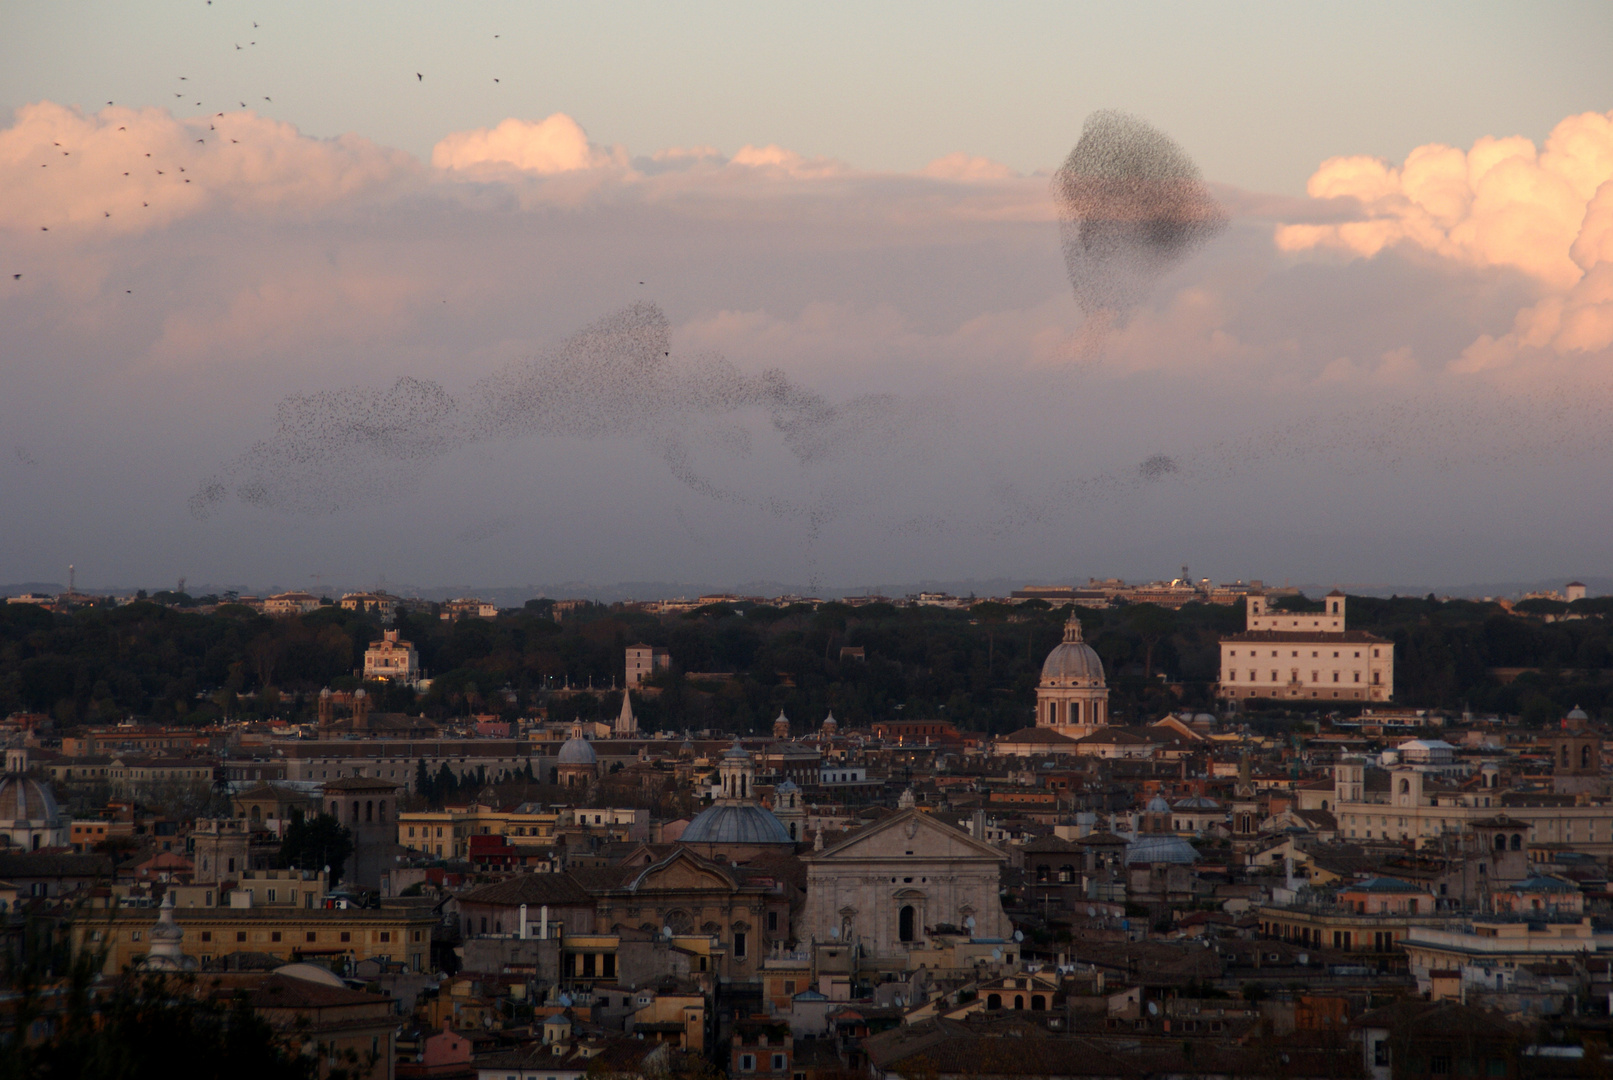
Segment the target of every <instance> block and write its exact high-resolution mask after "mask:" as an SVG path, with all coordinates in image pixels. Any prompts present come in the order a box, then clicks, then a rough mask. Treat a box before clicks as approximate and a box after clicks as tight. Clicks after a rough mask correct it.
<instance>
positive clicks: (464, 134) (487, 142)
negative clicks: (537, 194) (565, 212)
mask: <svg viewBox="0 0 1613 1080" xmlns="http://www.w3.org/2000/svg"><path fill="white" fill-rule="evenodd" d="M626 162H627V155H626V153H625V152H624V151H622V150H621V148H619V147H618V148H615V149H608V148H606V147H602V146H599V145H597V144H595V143H593V142H590V141H589V139H588V133H587V132H585V131H584V130H583V129H582V125H581V124H579V123H577V121H575V120H573V119H572V118H571V117H569V116H567V115H566V114H565V113H558V112H557V113H553V114H551V115H550V116H547V117H545V118H544V119H542V120H539V121H536V122H533V121H530V120H519V119H516V118H515V117H510V118H509V119H506V120H504V121H503V122H502V123H500V124H499V125H498V126H497V127H494V128H476V129H474V130H472V131H456V132H453V133H451V134H449V135H448V136H446V137H445V138H444V139H443V140H442V141H441V142H439V143H438V144H437V145H436V146H435V147H433V148H432V151H431V163H432V164H433V165H435V166H436V167H437V168H439V169H448V170H455V171H461V172H467V171H469V172H487V171H490V170H492V171H498V170H508V169H513V170H516V171H518V172H523V173H531V174H533V175H536V176H552V175H554V174H555V173H566V172H577V171H579V170H583V169H602V168H606V167H608V166H612V165H625V164H626Z"/></svg>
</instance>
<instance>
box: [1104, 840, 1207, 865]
mask: <svg viewBox="0 0 1613 1080" xmlns="http://www.w3.org/2000/svg"><path fill="white" fill-rule="evenodd" d="M1122 858H1124V859H1125V861H1126V864H1127V865H1128V866H1129V865H1131V864H1132V863H1182V864H1184V865H1186V864H1188V863H1195V862H1198V861H1199V853H1198V849H1197V848H1195V847H1194V846H1193V845H1192V844H1189V843H1188V842H1187V841H1186V840H1183V839H1182V838H1181V837H1180V836H1171V835H1169V834H1165V833H1159V834H1155V835H1152V836H1139V837H1138V838H1137V839H1135V840H1133V841H1132V842H1131V843H1129V844H1127V845H1126V853H1125V855H1123V856H1122Z"/></svg>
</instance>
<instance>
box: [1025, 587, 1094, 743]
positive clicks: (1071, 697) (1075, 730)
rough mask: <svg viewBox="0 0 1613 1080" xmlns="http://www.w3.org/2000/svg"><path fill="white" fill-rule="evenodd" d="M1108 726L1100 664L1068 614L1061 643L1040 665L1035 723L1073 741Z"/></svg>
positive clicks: (1078, 627) (1075, 619) (1074, 621)
mask: <svg viewBox="0 0 1613 1080" xmlns="http://www.w3.org/2000/svg"><path fill="white" fill-rule="evenodd" d="M1108 722H1109V688H1108V685H1107V683H1106V682H1105V681H1104V677H1103V661H1102V660H1101V659H1099V657H1098V653H1097V651H1096V650H1095V649H1093V648H1092V646H1090V645H1088V644H1087V643H1086V641H1085V639H1084V636H1083V634H1082V632H1081V620H1080V619H1079V618H1077V617H1076V615H1075V612H1073V611H1072V612H1071V613H1070V617H1069V619H1068V621H1066V622H1065V624H1064V640H1063V641H1061V642H1060V643H1059V644H1058V645H1056V646H1054V647H1053V651H1052V652H1050V653H1048V654H1047V659H1046V660H1044V661H1043V662H1042V681H1041V683H1040V684H1039V685H1038V686H1037V688H1036V723H1037V725H1038V726H1041V727H1050V728H1052V729H1054V730H1055V731H1057V732H1058V733H1059V734H1061V735H1068V736H1069V737H1071V738H1073V739H1080V738H1084V737H1086V736H1088V735H1090V734H1092V733H1093V732H1094V731H1096V730H1097V729H1098V728H1100V727H1102V726H1104V725H1105V724H1107V723H1108Z"/></svg>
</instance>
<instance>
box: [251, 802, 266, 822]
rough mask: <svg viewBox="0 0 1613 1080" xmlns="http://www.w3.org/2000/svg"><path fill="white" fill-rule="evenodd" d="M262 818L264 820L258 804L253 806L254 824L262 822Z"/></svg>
mask: <svg viewBox="0 0 1613 1080" xmlns="http://www.w3.org/2000/svg"><path fill="white" fill-rule="evenodd" d="M262 820H263V814H262V812H261V811H259V810H258V808H257V807H256V806H254V807H253V808H252V822H253V824H257V823H258V822H260V821H262Z"/></svg>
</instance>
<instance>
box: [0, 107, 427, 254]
mask: <svg viewBox="0 0 1613 1080" xmlns="http://www.w3.org/2000/svg"><path fill="white" fill-rule="evenodd" d="M418 172H419V166H418V165H417V164H416V163H415V161H414V159H413V158H411V157H410V156H409V155H408V154H405V153H403V152H402V151H397V150H390V149H387V148H384V147H381V146H377V145H376V144H374V143H372V142H370V141H368V140H366V139H361V138H359V137H358V136H356V135H343V136H341V137H339V138H335V139H314V138H309V137H308V136H305V135H302V134H300V133H299V132H298V131H297V129H296V128H294V127H292V126H291V125H290V124H283V123H280V122H278V121H274V120H270V119H268V118H266V117H263V116H259V115H257V114H255V113H253V112H251V111H250V110H248V111H242V112H232V113H225V114H223V115H221V116H219V115H215V116H197V117H187V118H179V117H175V116H173V115H171V114H170V113H168V112H167V111H166V110H162V109H152V108H146V109H127V108H121V107H113V106H109V107H107V108H105V109H102V110H100V111H99V112H95V113H88V114H87V113H84V112H83V111H81V110H79V109H77V108H71V107H68V106H64V105H57V104H54V103H52V102H38V103H35V104H31V105H25V106H23V107H22V108H20V109H18V110H17V111H16V114H15V117H14V119H13V122H12V125H11V126H10V127H8V128H5V129H0V191H4V192H5V193H6V197H5V198H4V199H3V200H0V228H6V229H18V230H26V231H39V230H42V229H43V230H50V229H64V228H65V229H72V230H78V231H82V230H84V229H90V228H93V229H96V230H99V231H100V234H101V235H109V236H117V235H124V234H128V233H135V232H143V231H146V230H148V229H152V228H160V227H163V226H166V225H169V224H172V223H173V222H175V221H177V220H179V219H182V218H185V217H188V216H190V215H192V214H195V213H199V212H201V211H203V210H206V209H208V208H210V207H214V206H220V205H222V206H228V207H232V208H236V209H243V210H250V211H264V210H279V211H287V210H290V211H305V210H310V209H315V208H319V207H324V206H330V205H334V204H339V203H342V202H345V201H348V200H351V199H353V198H355V197H357V196H360V195H363V194H366V193H371V192H375V191H377V190H381V189H384V188H386V187H388V186H389V185H393V184H396V183H398V182H400V181H403V180H405V179H407V178H409V177H411V176H413V175H415V174H417V173H418Z"/></svg>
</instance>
